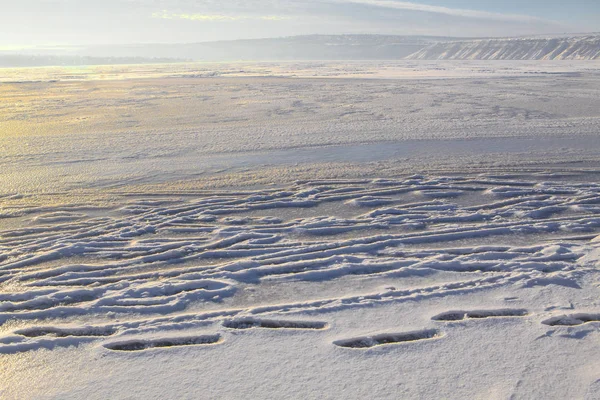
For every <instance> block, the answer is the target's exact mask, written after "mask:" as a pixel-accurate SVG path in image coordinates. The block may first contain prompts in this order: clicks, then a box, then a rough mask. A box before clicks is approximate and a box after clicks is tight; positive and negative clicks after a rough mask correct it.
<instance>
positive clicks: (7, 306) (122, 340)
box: [0, 175, 600, 353]
mask: <svg viewBox="0 0 600 400" xmlns="http://www.w3.org/2000/svg"><path fill="white" fill-rule="evenodd" d="M545 179H549V181H547V182H540V181H539V179H537V180H534V179H522V180H521V179H516V178H514V177H510V176H505V177H503V176H485V175H479V176H450V177H427V176H411V177H406V178H397V179H374V180H371V179H364V180H352V181H350V180H330V181H302V182H297V183H296V184H294V185H292V186H290V187H284V188H269V189H262V190H256V191H243V192H233V191H232V192H227V191H221V192H217V191H198V192H197V193H190V192H181V193H172V194H168V195H166V194H161V193H156V194H155V195H154V196H152V199H151V200H149V196H150V195H146V196H148V197H143V198H142V197H137V195H136V194H135V193H121V194H119V195H115V196H121V197H120V200H119V205H118V206H117V207H114V208H113V209H110V210H106V212H105V214H103V215H102V216H98V211H97V209H93V212H91V211H90V212H89V214H88V212H87V211H86V208H85V207H78V206H77V205H76V204H73V205H70V206H69V207H67V206H65V205H60V206H56V207H54V208H55V209H53V207H39V209H38V208H35V207H33V206H31V205H27V204H25V203H24V204H23V206H22V208H19V207H17V206H13V208H11V209H10V210H6V211H10V214H11V215H15V216H18V218H22V219H23V221H22V224H21V225H22V226H21V227H20V228H16V229H7V230H3V231H1V232H0V325H5V324H6V326H5V328H4V336H3V337H0V353H15V352H21V351H28V350H36V349H40V348H46V349H53V348H56V347H64V346H72V345H79V344H83V343H91V342H96V341H103V340H107V341H109V342H108V343H109V345H105V346H104V347H105V348H106V349H112V350H123V351H128V350H143V349H147V348H152V347H173V346H183V345H196V344H207V343H220V341H221V339H222V336H223V337H224V341H225V342H226V341H227V339H226V336H227V335H228V334H232V332H234V331H236V330H239V329H246V328H272V329H274V330H279V331H282V330H286V331H291V332H292V333H293V331H294V330H298V329H301V330H313V331H315V334H317V333H318V332H319V331H320V330H324V329H326V328H327V327H328V324H329V322H330V321H329V320H328V318H327V317H326V315H327V312H330V311H339V310H346V309H352V308H359V307H370V306H373V305H375V304H384V303H391V302H404V301H419V300H423V299H428V298H436V297H445V296H453V295H458V294H468V293H475V292H480V291H485V290H490V289H493V288H498V287H501V286H514V287H534V286H540V285H541V286H544V285H550V284H554V285H563V286H567V287H577V285H578V283H577V278H578V277H579V276H581V274H583V273H585V272H586V271H590V270H592V269H594V268H596V265H595V261H593V260H592V259H590V258H589V256H588V255H589V254H590V251H592V250H593V249H594V246H595V245H596V244H597V243H595V242H593V241H590V239H591V238H593V237H595V236H596V235H597V234H598V231H600V185H598V184H593V183H577V182H576V181H571V182H566V181H564V180H560V179H554V180H552V179H553V177H552V176H551V175H545ZM69 208H70V209H76V210H77V213H72V212H68V211H65V210H68V209H69ZM437 273H444V274H455V276H456V278H455V279H453V280H452V281H451V282H449V283H443V282H442V283H433V282H432V283H431V284H430V285H425V286H415V287H412V286H411V287H405V288H403V289H397V288H395V287H387V288H385V289H382V290H379V291H377V290H372V289H371V290H368V289H363V291H364V292H363V293H356V292H352V293H345V294H343V293H339V292H337V293H334V294H333V295H330V294H328V293H322V294H320V295H318V296H317V295H314V294H313V295H307V298H304V299H298V298H296V299H294V300H289V301H281V300H274V301H272V300H270V299H268V298H265V299H260V300H258V301H255V302H254V303H243V302H237V303H236V302H233V301H232V300H235V299H237V297H236V296H237V295H238V293H240V290H241V289H242V288H245V289H247V288H257V289H260V288H262V287H263V286H262V284H265V283H268V285H269V286H271V287H272V286H273V285H275V287H277V285H284V284H289V283H292V282H299V281H304V282H315V281H319V282H324V281H335V280H340V279H378V278H394V279H400V280H402V279H403V278H408V277H423V276H428V275H434V274H437ZM303 313H305V314H306V313H310V314H311V315H316V314H319V315H321V314H322V315H321V316H318V317H317V318H314V317H311V318H310V320H305V319H304V316H303V315H301V314H303ZM271 314H276V316H275V317H273V316H269V315H271ZM288 314H289V315H291V318H288V317H287V315H288ZM527 314H528V311H527V310H525V309H521V308H519V309H496V310H493V309H492V310H487V311H485V310H483V311H481V310H479V311H477V310H475V311H469V310H466V311H449V312H448V313H444V314H441V315H438V316H436V317H434V318H433V319H434V320H439V321H451V320H461V319H477V318H490V317H510V316H514V317H517V316H519V317H521V316H525V315H527ZM590 315H592V316H591V317H590ZM595 315H596V314H586V315H579V314H578V315H575V316H572V317H564V318H563V317H560V318H559V319H556V320H550V321H548V322H545V323H547V324H548V325H561V324H562V325H565V324H567V322H570V321H576V320H577V321H582V323H585V322H587V321H595V320H597V318H596V317H595ZM116 316H118V321H113V318H115V317H116ZM263 317H264V318H263ZM81 319H85V321H91V320H92V321H96V323H94V324H93V325H87V323H86V325H81V323H80V322H78V321H80V320H81ZM565 321H566V322H565ZM9 322H10V324H11V326H16V327H17V328H16V329H13V330H12V331H10V332H7V330H6V329H7V328H6V327H8V326H9V325H8V324H7V323H9ZM198 328H206V329H212V330H215V329H216V330H219V331H220V332H221V333H222V336H219V335H217V336H215V334H213V333H210V332H209V333H206V334H198V335H195V336H190V335H188V334H185V335H182V336H180V337H175V338H173V337H172V336H169V337H163V336H161V332H167V331H173V330H174V331H179V330H185V329H198ZM400 328H401V327H400ZM9 330H10V329H9ZM423 332H425V333H424V334H423V335H422V336H423V337H422V338H432V337H437V336H438V333H436V332H437V331H436V332H434V331H430V330H425V331H423ZM149 333H152V334H153V336H152V338H151V339H142V338H138V335H145V334H149ZM157 335H158V336H157ZM206 335H208V336H206ZM211 335H212V336H211ZM388 336H389V335H388ZM388 336H385V337H383V336H382V337H379V336H378V337H371V338H370V339H369V340H366V339H364V338H359V339H356V340H355V341H351V342H348V343H346V342H343V343H342V344H340V343H337V344H338V345H341V346H344V347H361V346H362V345H363V344H364V343H367V342H368V343H369V344H372V345H373V346H375V345H379V344H385V343H388V342H389V343H392V342H394V343H395V342H401V341H411V340H413V339H411V338H413V337H415V338H416V336H415V335H413V334H411V335H409V336H406V335H404V334H399V335H396V334H394V335H391V336H389V337H388ZM417 336H419V335H417ZM209 339H210V340H209ZM213 339H214V340H213ZM363 339H364V340H363ZM417 339H421V337H420V336H419V337H418V338H416V339H414V340H417ZM110 343H112V344H110ZM115 343H116V344H115ZM369 347H370V346H369Z"/></svg>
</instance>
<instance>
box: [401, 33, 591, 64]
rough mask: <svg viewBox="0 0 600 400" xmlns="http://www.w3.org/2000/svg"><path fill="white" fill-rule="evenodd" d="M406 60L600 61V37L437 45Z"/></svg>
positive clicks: (504, 40)
mask: <svg viewBox="0 0 600 400" xmlns="http://www.w3.org/2000/svg"><path fill="white" fill-rule="evenodd" d="M407 59H410V60H597V59H600V35H592V36H581V37H563V38H556V37H554V38H512V39H477V40H464V41H452V42H438V43H434V44H431V45H429V46H427V47H425V48H423V49H421V50H419V51H417V52H416V53H414V54H412V55H410V56H408V57H407Z"/></svg>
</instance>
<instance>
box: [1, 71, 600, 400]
mask: <svg viewBox="0 0 600 400" xmlns="http://www.w3.org/2000/svg"><path fill="white" fill-rule="evenodd" d="M440 65H442V64H440ZM461 65H462V66H461V67H460V68H463V67H464V65H465V64H461ZM590 65H591V66H590V67H589V68H590V70H589V71H587V72H585V71H582V70H580V71H579V72H577V73H574V71H573V68H572V67H570V66H568V65H566V66H560V67H559V66H554V67H552V68H556V69H561V68H565V69H567V70H569V71H562V72H561V73H560V75H558V76H559V77H557V75H552V77H551V78H550V77H548V75H547V74H544V73H542V72H543V71H539V72H540V73H536V74H525V73H524V72H522V71H524V70H527V71H531V68H534V67H531V66H527V67H524V66H523V65H520V66H519V65H516V66H515V65H513V66H511V67H510V68H511V70H512V71H515V70H517V71H521V72H519V74H521V76H518V77H514V76H513V77H510V78H508V77H507V76H494V74H493V73H491V75H489V76H485V77H484V76H479V75H478V77H477V78H474V77H464V78H463V79H438V80H435V81H433V80H411V79H406V78H405V79H404V80H393V79H388V80H384V79H379V80H354V79H351V80H345V79H339V78H336V79H321V80H312V79H289V78H264V79H263V80H260V81H257V80H255V79H256V78H251V79H248V78H235V79H234V78H230V79H224V78H198V77H195V78H181V77H179V78H171V79H164V78H154V79H125V80H123V81H120V82H116V81H110V82H106V83H102V82H100V81H96V80H92V81H89V82H81V81H77V82H45V83H44V82H37V83H33V82H29V83H13V84H8V85H2V86H0V88H1V90H2V96H3V97H2V98H3V99H8V98H12V99H13V100H14V101H10V102H9V101H3V103H2V106H3V110H4V111H5V112H6V113H7V114H8V115H9V117H10V118H9V125H5V126H8V127H9V131H10V129H14V130H15V131H13V132H12V133H11V132H9V133H7V134H6V135H3V136H1V137H0V146H1V147H2V149H3V152H2V153H0V154H1V155H0V163H1V167H2V168H3V173H2V174H0V179H1V180H2V185H1V186H0V187H1V188H2V193H1V194H0V196H1V197H0V380H1V382H2V385H0V398H2V399H4V398H6V399H20V398H23V399H30V398H52V399H79V398H89V399H106V398H150V399H153V398H156V399H164V398H194V399H196V398H231V399H235V398H239V399H245V398H250V397H253V398H302V399H305V398H308V399H310V398H314V399H323V398H331V399H347V398H373V399H390V398H393V399H396V398H426V399H429V398H431V399H437V398H456V399H464V398H485V399H490V398H492V399H493V398H498V399H506V398H515V399H520V398H525V399H529V398H560V399H564V398H577V399H579V398H584V399H598V398H600V374H599V372H598V369H597V360H598V357H600V348H599V347H598V345H597V343H598V339H599V338H600V335H599V333H600V330H599V328H600V321H599V320H600V300H598V299H600V296H599V295H600V293H599V291H600V288H599V286H598V282H599V279H600V273H599V272H598V265H599V263H600V239H598V238H599V237H600V183H599V174H600V172H599V171H600V170H599V168H598V166H599V165H600V163H599V162H598V161H600V155H599V154H598V153H599V149H598V138H597V132H598V131H597V128H598V117H599V116H598V109H599V108H598V107H596V106H597V102H598V80H597V74H596V72H594V70H593V67H592V66H593V64H590ZM282 68H283V67H282ZM328 68H329V67H328ZM440 68H442V67H441V66H440ZM552 68H551V69H549V70H552ZM578 68H581V69H583V68H584V67H578ZM585 68H588V67H585ZM549 70H547V71H549ZM63 72H64V71H63ZM451 73H452V74H453V73H456V69H454V70H452V71H451ZM511 73H512V72H511ZM525 76H528V77H527V78H526V77H525ZM482 86H484V87H487V89H481V87H482ZM41 88H42V89H43V91H40V92H36V91H38V90H40V89H41ZM87 90H90V92H89V93H88V92H86V91H87ZM290 92H291V93H294V94H293V97H294V100H292V99H291V96H292V95H290V94H289V93H290ZM32 93H37V94H35V95H33V94H32ZM39 93H42V94H41V95H40V94H39ZM77 93H86V95H87V96H88V97H81V96H80V95H78V94H77ZM90 93H91V94H90ZM257 93H261V94H262V96H257ZM405 93H408V94H406V95H405ZM559 95H560V97H559ZM198 96H209V98H208V99H204V98H203V97H198ZM319 96H324V97H325V99H321V100H319ZM361 96H363V97H364V98H366V99H368V100H367V101H364V102H360V99H361ZM144 99H145V100H144ZM19 101H21V102H23V103H22V104H21V105H19V104H20V103H19ZM196 101H197V102H199V103H196ZM293 101H302V103H301V104H300V103H297V104H298V107H299V109H300V110H303V111H298V110H295V109H294V107H293V104H292V103H293ZM211 102H214V103H213V104H212V105H208V104H209V103H211ZM238 102H241V104H245V105H246V106H247V107H249V108H250V110H248V109H246V108H245V107H242V106H241V105H240V106H239V107H237V106H233V105H235V104H238ZM495 102H499V103H502V106H500V105H498V103H495ZM199 104H205V106H204V107H203V106H200V105H199ZM305 104H312V106H311V107H308V106H306V105H305ZM436 104H437V105H436ZM100 107H103V108H102V115H103V116H104V117H102V116H101V115H100V114H99V113H98V111H97V110H96V109H98V108H100ZM413 107H416V108H415V112H414V113H413V114H416V115H417V116H418V117H417V116H415V117H411V116H410V115H411V113H409V112H407V110H408V109H412V108H413ZM419 108H420V109H419ZM309 109H310V110H312V111H310V112H309V111H307V110H309ZM348 109H354V110H357V109H358V110H362V111H365V112H354V113H352V114H349V116H347V118H350V122H349V123H348V124H344V123H343V120H344V115H341V114H343V113H345V112H347V110H348ZM27 110H30V112H31V115H30V114H28V112H27ZM75 110H76V111H75ZM277 110H279V111H280V112H276V111H277ZM282 110H284V111H285V112H283V111H282ZM369 110H370V111H369ZM376 110H382V111H380V112H381V113H383V114H384V115H387V116H388V117H389V118H390V121H389V122H387V124H388V125H385V126H382V127H383V128H385V129H383V128H382V129H381V130H378V129H379V128H378V125H377V123H376V122H377V121H378V120H379V118H378V117H377V115H379V114H373V113H375V112H376ZM461 110H464V111H461ZM507 110H512V111H507ZM461 112H464V114H460V113H461ZM119 113H127V114H126V115H124V116H122V117H118V116H119V115H121V114H119ZM211 115H212V117H211ZM456 115H462V117H460V118H457V117H456ZM453 116H455V118H453ZM76 118H82V120H76ZM85 118H88V119H89V120H86V119H85ZM211 118H213V119H211ZM411 118H414V120H412V119H411ZM400 119H402V121H403V123H401V122H400ZM381 120H382V121H386V118H382V119H381ZM77 121H78V122H77ZM132 121H136V122H135V123H133V122H132ZM335 121H337V123H338V124H339V126H337V125H336V123H334V122H335ZM312 122H314V125H311V123H312ZM53 123H54V124H55V125H53ZM383 123H384V124H385V122H383ZM194 124H195V125H196V127H195V128H194ZM211 125H214V127H213V128H210V126H211ZM405 125H406V126H405ZM421 125H422V126H421ZM36 126H37V128H35V127H36ZM148 126H155V127H156V131H154V132H147V131H146V129H147V128H148ZM261 126H262V127H263V128H262V129H261V128H260V127H261ZM265 126H272V130H268V129H266V128H265ZM318 127H320V129H317V128H318ZM394 127H395V128H394ZM61 129H62V130H63V131H62V132H61ZM211 129H212V130H211ZM419 129H420V130H419ZM413 130H414V132H413ZM513 131H514V132H517V133H516V134H514V135H511V132H513ZM427 132H429V133H427ZM514 132H513V133H514ZM505 134H506V135H508V136H512V137H508V138H506V137H503V136H504V135H505ZM19 135H20V136H19ZM380 135H381V136H380ZM411 135H412V136H411ZM567 135H568V136H567ZM422 137H426V138H427V140H422ZM24 138H25V139H24ZM251 139H252V140H251ZM117 140H118V141H117ZM248 147H250V148H248ZM215 153H217V154H215ZM16 165H18V166H20V167H21V168H20V169H18V168H17V167H16ZM415 171H427V172H426V173H424V172H420V173H415Z"/></svg>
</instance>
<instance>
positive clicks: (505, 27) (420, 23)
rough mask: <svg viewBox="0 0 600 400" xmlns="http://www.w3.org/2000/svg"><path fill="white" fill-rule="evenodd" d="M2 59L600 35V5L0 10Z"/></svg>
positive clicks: (136, 0)
mask: <svg viewBox="0 0 600 400" xmlns="http://www.w3.org/2000/svg"><path fill="white" fill-rule="evenodd" d="M0 10H1V12H0V49H5V50H6V49H12V48H22V47H28V46H55V45H86V44H124V43H190V42H203V41H214V40H232V39H248V38H265V37H282V36H293V35H303V34H344V33H348V34H349V33H369V34H398V35H433V36H457V37H489V36H517V35H531V34H549V33H561V34H562V33H568V32H578V33H579V32H599V31H600V0H569V1H563V0H413V1H396V0H18V1H17V0H0Z"/></svg>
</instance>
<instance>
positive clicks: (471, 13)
mask: <svg viewBox="0 0 600 400" xmlns="http://www.w3.org/2000/svg"><path fill="white" fill-rule="evenodd" d="M333 2H334V3H336V4H344V3H346V4H347V3H353V4H361V5H367V6H374V7H382V8H392V9H396V10H406V11H420V12H428V13H434V14H444V15H450V16H454V17H464V18H477V19H487V20H496V21H509V22H530V21H545V22H554V21H548V20H545V19H542V18H538V17H532V16H529V15H520V14H500V13H492V12H487V11H479V10H467V9H461V8H449V7H441V6H432V5H427V4H419V3H412V2H407V1H394V0H349V1H343V0H340V1H336V0H334V1H333Z"/></svg>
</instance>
